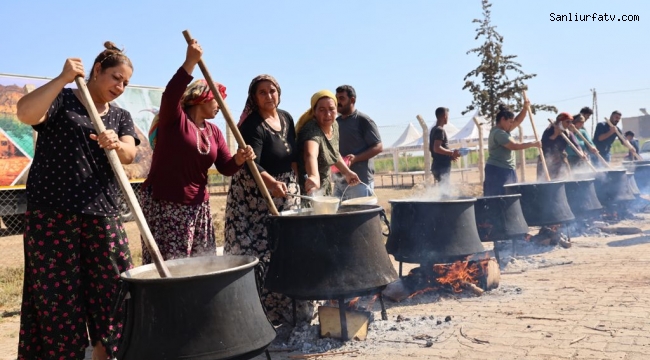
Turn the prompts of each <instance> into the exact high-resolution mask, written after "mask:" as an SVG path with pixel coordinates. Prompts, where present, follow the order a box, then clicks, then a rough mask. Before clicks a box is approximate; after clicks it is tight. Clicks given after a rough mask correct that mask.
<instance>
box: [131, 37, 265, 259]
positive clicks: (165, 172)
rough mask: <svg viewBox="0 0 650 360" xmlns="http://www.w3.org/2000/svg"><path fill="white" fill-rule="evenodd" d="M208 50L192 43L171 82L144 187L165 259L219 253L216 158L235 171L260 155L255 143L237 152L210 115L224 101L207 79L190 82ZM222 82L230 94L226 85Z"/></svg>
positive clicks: (220, 166) (225, 170)
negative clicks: (212, 175) (213, 202)
mask: <svg viewBox="0 0 650 360" xmlns="http://www.w3.org/2000/svg"><path fill="white" fill-rule="evenodd" d="M202 53H203V50H201V47H200V46H199V44H198V43H196V41H193V42H192V44H190V45H188V47H187V56H186V58H185V62H184V63H183V65H182V66H181V67H180V68H179V69H178V71H177V72H176V74H175V75H174V76H173V77H172V79H171V80H170V81H169V83H168V84H167V87H166V88H165V92H164V93H163V95H162V100H161V105H160V112H159V114H158V120H157V131H156V138H155V148H154V152H153V157H152V160H151V169H150V170H149V176H148V177H147V180H145V182H144V184H143V187H142V190H141V191H140V204H141V205H142V211H143V213H144V215H145V218H146V219H147V223H148V225H149V227H150V228H151V232H152V234H153V237H154V239H155V240H156V243H157V244H158V246H159V248H160V252H161V254H162V256H163V258H164V259H165V260H170V259H176V258H183V257H190V256H199V255H215V254H216V242H215V237H214V226H213V224H212V217H211V214H210V194H209V193H208V190H207V184H208V169H209V168H210V167H211V166H212V165H213V164H214V165H215V166H216V168H217V170H218V171H219V172H220V173H221V174H223V175H226V176H230V175H233V174H234V173H236V172H237V171H238V170H239V169H240V168H241V167H242V165H243V164H244V162H246V160H248V159H254V158H255V153H254V152H253V149H252V148H251V147H250V146H247V147H246V149H239V150H238V151H237V154H236V155H235V156H231V155H230V152H229V151H228V147H227V145H226V141H225V139H224V137H223V134H222V133H221V131H220V130H219V128H217V126H216V125H214V124H211V123H209V122H208V121H206V120H207V119H213V118H214V117H215V116H216V115H217V113H218V112H219V105H218V104H217V101H216V100H215V99H214V95H213V94H212V92H211V91H210V88H209V86H208V85H207V83H206V82H205V80H198V81H195V82H193V83H192V84H191V85H189V87H188V84H189V83H190V82H191V81H192V76H191V75H190V74H192V71H193V70H194V68H195V67H196V64H197V63H198V62H199V60H200V59H201V55H202ZM218 87H219V91H220V92H221V95H222V97H224V98H225V97H226V94H225V87H223V86H222V85H218ZM154 122H156V120H155V119H154ZM142 248H143V249H142V262H143V263H145V264H148V263H151V262H152V259H151V255H150V254H149V252H148V251H147V249H146V246H144V242H143V247H142Z"/></svg>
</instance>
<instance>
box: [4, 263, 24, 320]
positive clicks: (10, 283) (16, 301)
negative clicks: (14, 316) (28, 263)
mask: <svg viewBox="0 0 650 360" xmlns="http://www.w3.org/2000/svg"><path fill="white" fill-rule="evenodd" d="M23 271H24V269H23V267H22V266H20V267H2V268H0V309H2V310H4V311H3V313H12V312H16V311H19V310H20V302H21V299H22V296H23Z"/></svg>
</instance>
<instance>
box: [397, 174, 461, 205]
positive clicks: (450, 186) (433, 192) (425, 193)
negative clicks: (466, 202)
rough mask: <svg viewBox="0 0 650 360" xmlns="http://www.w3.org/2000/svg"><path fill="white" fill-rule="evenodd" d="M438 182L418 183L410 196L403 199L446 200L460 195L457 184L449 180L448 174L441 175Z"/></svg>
mask: <svg viewBox="0 0 650 360" xmlns="http://www.w3.org/2000/svg"><path fill="white" fill-rule="evenodd" d="M440 180H441V181H440V182H436V183H430V182H427V183H425V184H424V185H420V186H418V187H416V188H414V193H413V196H412V197H411V198H408V199H404V200H405V201H446V200H453V199H458V198H459V197H461V194H460V191H459V186H458V184H456V183H454V182H452V181H451V178H450V176H443V177H442V178H441V179H440Z"/></svg>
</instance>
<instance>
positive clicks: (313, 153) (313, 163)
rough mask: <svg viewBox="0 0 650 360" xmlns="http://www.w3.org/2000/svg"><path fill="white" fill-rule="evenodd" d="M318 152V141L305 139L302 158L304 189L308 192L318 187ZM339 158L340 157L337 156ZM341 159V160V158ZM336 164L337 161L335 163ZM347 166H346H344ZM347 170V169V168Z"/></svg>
mask: <svg viewBox="0 0 650 360" xmlns="http://www.w3.org/2000/svg"><path fill="white" fill-rule="evenodd" d="M319 152H320V149H319V146H318V143H317V142H316V141H314V140H307V141H305V148H304V154H303V158H304V160H305V172H306V174H307V179H306V180H305V191H306V192H307V193H308V194H309V193H310V192H311V191H312V190H318V189H320V185H321V183H320V174H319V173H318V154H319ZM339 158H340V157H339ZM341 161H342V160H341ZM337 164H338V163H337ZM346 168H347V166H346ZM348 171H349V169H348Z"/></svg>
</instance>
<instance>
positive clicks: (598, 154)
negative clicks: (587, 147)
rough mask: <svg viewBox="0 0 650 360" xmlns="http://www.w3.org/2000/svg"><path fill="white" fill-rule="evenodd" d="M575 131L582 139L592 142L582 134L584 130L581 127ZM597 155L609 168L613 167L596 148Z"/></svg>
mask: <svg viewBox="0 0 650 360" xmlns="http://www.w3.org/2000/svg"><path fill="white" fill-rule="evenodd" d="M575 133H576V134H578V136H580V138H581V139H582V141H584V142H585V143H588V144H590V142H589V140H587V138H586V137H585V136H584V135H582V132H581V131H580V129H578V131H576V132H575ZM596 156H598V160H600V162H601V163H603V164H605V165H606V166H607V168H609V169H611V168H612V166H611V165H610V164H609V163H608V162H607V161H605V159H604V158H603V157H602V156H601V155H600V151H598V150H596Z"/></svg>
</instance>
